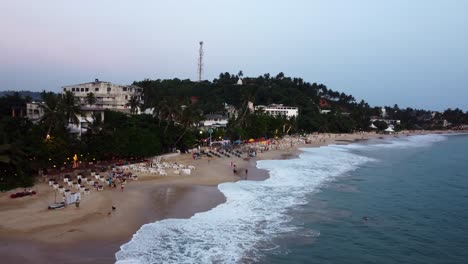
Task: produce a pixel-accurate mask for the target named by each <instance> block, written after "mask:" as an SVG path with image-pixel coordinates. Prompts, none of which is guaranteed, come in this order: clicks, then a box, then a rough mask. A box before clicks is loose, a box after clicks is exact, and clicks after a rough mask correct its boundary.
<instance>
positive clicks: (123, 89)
mask: <svg viewBox="0 0 468 264" xmlns="http://www.w3.org/2000/svg"><path fill="white" fill-rule="evenodd" d="M122 91H124V92H126V91H127V87H124V88H122ZM125 97H127V96H125ZM125 99H127V98H125Z"/></svg>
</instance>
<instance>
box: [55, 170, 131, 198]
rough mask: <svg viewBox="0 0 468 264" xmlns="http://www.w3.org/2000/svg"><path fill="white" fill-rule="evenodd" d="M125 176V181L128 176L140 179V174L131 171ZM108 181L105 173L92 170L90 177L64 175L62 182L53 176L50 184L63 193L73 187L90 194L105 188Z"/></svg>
mask: <svg viewBox="0 0 468 264" xmlns="http://www.w3.org/2000/svg"><path fill="white" fill-rule="evenodd" d="M123 178H124V179H123V180H124V181H126V179H127V178H128V179H132V180H138V176H136V175H132V174H131V173H129V174H127V175H126V177H123ZM107 181H108V178H106V177H104V176H103V175H100V174H99V173H96V172H91V175H90V177H83V175H82V174H78V175H77V176H76V179H72V176H70V175H65V176H64V177H63V182H62V183H59V180H57V179H53V178H52V179H49V186H51V187H52V188H54V190H57V191H58V192H59V193H63V194H68V193H71V190H73V188H74V189H75V190H76V191H77V192H81V193H84V194H89V193H90V190H91V189H95V190H97V191H102V190H104V186H105V185H106V182H107Z"/></svg>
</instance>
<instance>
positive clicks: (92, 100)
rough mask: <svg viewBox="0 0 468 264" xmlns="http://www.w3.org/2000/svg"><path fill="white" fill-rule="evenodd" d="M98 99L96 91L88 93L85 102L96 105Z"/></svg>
mask: <svg viewBox="0 0 468 264" xmlns="http://www.w3.org/2000/svg"><path fill="white" fill-rule="evenodd" d="M96 101H97V99H96V96H95V95H94V93H88V94H87V95H86V98H85V102H86V103H87V104H89V105H94V104H95V103H96Z"/></svg>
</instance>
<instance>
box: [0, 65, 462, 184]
mask: <svg viewBox="0 0 468 264" xmlns="http://www.w3.org/2000/svg"><path fill="white" fill-rule="evenodd" d="M239 77H242V72H240V73H239V74H238V75H232V74H230V73H222V74H220V75H219V78H217V79H215V80H213V82H208V81H204V82H192V81H190V80H179V79H173V80H143V81H138V82H134V85H137V86H140V87H142V88H144V103H143V104H140V102H139V101H138V100H137V98H131V100H130V101H129V103H128V106H129V108H130V110H131V114H123V113H119V112H111V111H106V112H105V114H104V121H102V120H100V116H99V115H96V116H94V122H92V123H90V124H89V125H88V129H87V131H86V133H83V135H82V136H81V138H78V137H76V136H74V135H72V134H71V133H70V131H69V126H70V124H76V123H77V122H78V119H77V116H78V115H80V107H79V102H78V101H77V99H76V98H75V97H74V96H73V94H72V93H70V92H68V93H65V94H54V93H52V92H43V93H42V94H41V100H42V102H43V106H42V108H43V110H44V116H43V118H42V119H41V120H40V121H39V122H38V123H32V122H31V121H30V120H27V119H26V118H24V117H21V114H25V111H26V109H25V104H26V102H28V101H30V100H31V98H30V97H29V96H26V97H25V96H21V95H20V94H19V93H8V94H7V95H6V96H3V97H0V118H1V119H0V171H1V176H0V190H7V189H11V188H14V187H17V186H28V185H30V184H32V182H33V180H34V178H33V175H35V174H37V171H38V170H39V169H42V168H48V169H53V168H61V167H65V168H70V167H71V166H72V162H71V160H72V157H73V155H75V154H77V155H78V156H79V160H80V161H82V162H84V163H88V162H94V161H97V160H107V159H113V158H118V159H136V158H143V157H147V156H153V155H157V154H160V153H163V152H168V151H173V150H174V149H176V148H177V149H179V150H182V151H184V150H185V149H188V148H192V147H194V146H196V144H203V143H202V142H203V140H202V139H206V138H207V137H208V136H209V135H208V133H207V132H206V131H200V128H199V127H197V126H196V125H197V124H198V122H199V121H200V120H201V119H202V118H203V115H204V114H209V113H216V114H225V105H226V104H228V105H232V106H234V107H235V108H236V109H237V112H236V113H235V114H234V115H232V117H231V119H230V121H229V124H228V126H227V128H226V129H216V130H214V131H213V133H212V135H211V136H212V138H213V140H214V139H218V138H229V139H231V140H238V139H240V140H246V139H249V138H259V137H265V138H272V137H281V136H283V135H285V134H293V133H309V132H339V133H347V132H353V131H367V130H369V129H370V128H369V125H370V120H371V119H372V118H373V117H377V118H378V117H379V115H380V114H381V111H380V107H370V106H369V104H368V103H366V102H365V101H360V102H357V101H356V100H355V98H354V97H353V96H351V95H346V94H344V93H339V92H337V91H333V90H331V89H328V88H327V87H326V86H325V85H323V84H316V83H308V82H305V81H304V80H302V79H300V78H290V77H286V76H284V74H283V73H279V74H278V75H276V76H275V77H272V76H270V75H269V74H264V75H262V76H259V77H257V78H248V77H246V78H243V85H237V82H238V80H239ZM248 102H252V103H254V104H255V105H268V104H272V103H275V104H284V105H287V106H296V107H298V108H299V116H298V118H297V119H286V118H283V117H276V118H275V117H272V116H269V115H266V114H264V113H262V112H251V111H250V110H249V108H248ZM86 103H87V104H89V105H93V104H95V103H96V98H95V97H94V95H93V94H92V93H90V94H89V95H88V96H87V98H86ZM139 109H140V110H144V109H147V110H151V111H150V112H151V114H147V115H144V114H143V115H137V114H136V113H138V111H139ZM320 110H329V113H326V114H324V113H320ZM13 113H14V116H13ZM386 113H387V114H388V115H387V118H388V119H398V120H401V123H400V124H399V125H398V126H397V127H396V129H397V130H398V129H436V128H442V127H443V125H444V123H445V125H447V124H450V125H449V126H448V127H449V128H450V127H456V126H459V125H462V124H468V114H467V113H466V112H463V111H462V110H460V109H454V110H452V109H448V110H446V111H445V112H443V113H436V114H433V113H432V112H431V111H426V110H418V109H412V108H406V109H400V108H399V107H398V106H397V105H395V106H393V107H386ZM444 120H446V121H445V122H444ZM447 122H448V123H447ZM374 125H375V126H377V127H378V128H379V129H381V130H382V129H385V128H386V125H387V124H386V123H385V122H375V123H374ZM205 144H206V143H205Z"/></svg>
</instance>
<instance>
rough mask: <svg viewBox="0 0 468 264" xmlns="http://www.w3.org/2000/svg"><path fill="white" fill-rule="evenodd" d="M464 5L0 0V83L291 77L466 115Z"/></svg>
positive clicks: (55, 85) (438, 1)
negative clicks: (199, 70) (201, 49)
mask: <svg viewBox="0 0 468 264" xmlns="http://www.w3.org/2000/svg"><path fill="white" fill-rule="evenodd" d="M467 14H468V1H464V0H443V1H442V0H424V1H423V0H411V1H408V0H393V1H385V0H353V1H350V0H326V1H325V0H323V1H318V0H289V1H276V0H269V1H266V0H255V1H252V0H250V1H247V0H237V1H234V0H223V1H220V0H184V1H173V0H165V1H162V0H133V1H131V0H126V1H124V0H80V1H63V0H41V1H38V0H14V1H9V0H0V90H32V91H42V90H44V89H45V90H51V91H59V90H60V87H61V86H65V85H70V84H78V83H85V82H90V81H93V80H94V79H95V78H99V79H100V80H103V81H110V82H113V83H117V84H130V83H132V82H133V81H139V80H143V79H145V78H149V79H168V78H176V77H177V78H180V79H192V80H196V79H197V59H198V45H199V41H204V43H205V44H204V52H205V56H204V79H207V80H213V79H214V78H217V77H218V76H219V73H221V72H230V73H232V74H236V73H238V72H239V70H242V71H243V73H244V76H251V77H256V76H259V75H263V74H264V73H270V74H271V75H273V76H275V75H276V74H277V73H279V72H284V73H285V75H286V76H291V77H300V78H303V79H304V80H305V81H307V82H311V83H313V82H316V83H323V84H325V85H326V86H327V87H328V88H330V89H333V90H337V91H340V92H345V93H347V94H352V95H353V96H354V97H355V98H356V99H358V100H361V99H364V100H365V101H367V102H368V103H369V104H370V105H372V106H381V105H388V106H393V105H394V104H398V105H399V106H400V107H413V108H424V109H430V110H443V109H446V108H449V107H451V108H455V107H459V108H461V109H464V110H468V15H467Z"/></svg>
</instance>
